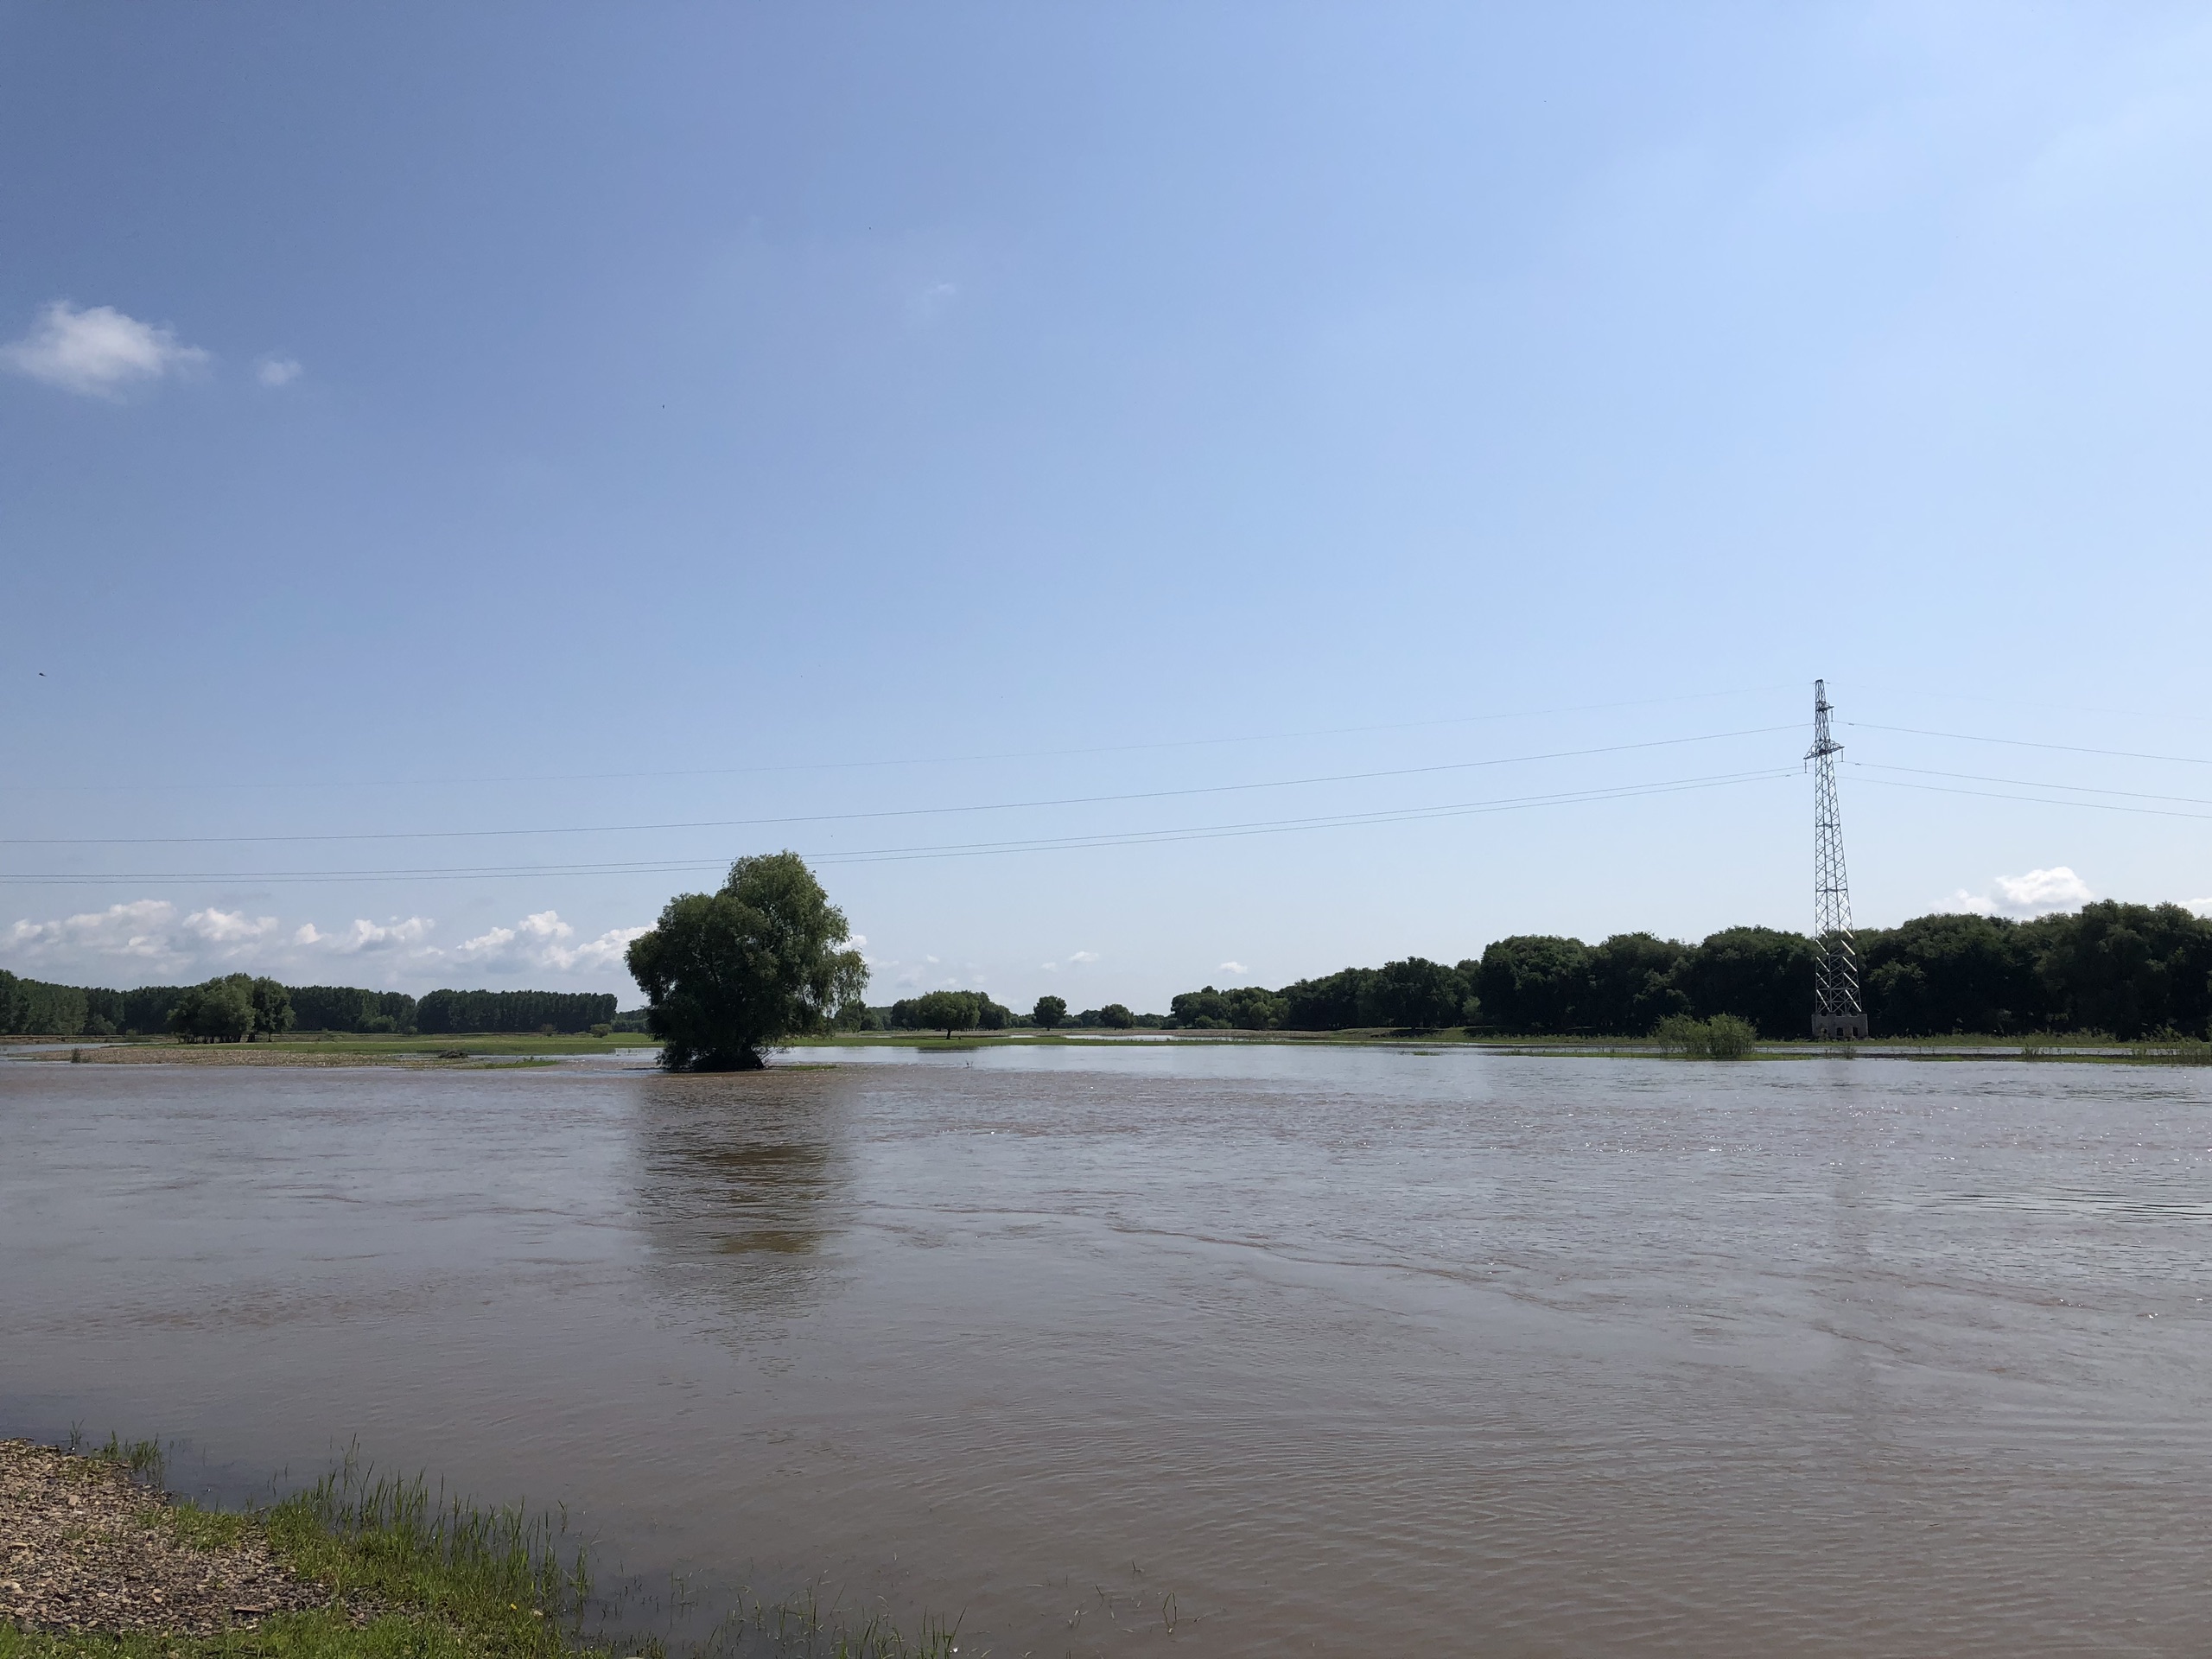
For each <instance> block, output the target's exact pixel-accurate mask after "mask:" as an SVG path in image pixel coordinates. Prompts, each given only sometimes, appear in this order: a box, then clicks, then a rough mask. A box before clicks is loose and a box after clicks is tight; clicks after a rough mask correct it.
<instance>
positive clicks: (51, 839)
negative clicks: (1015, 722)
mask: <svg viewBox="0 0 2212 1659" xmlns="http://www.w3.org/2000/svg"><path fill="white" fill-rule="evenodd" d="M1790 729H1791V728H1789V727H1788V726H1754V727H1750V728H1745V730H1742V731H1736V732H1707V733H1703V734H1700V735H1698V736H1695V737H1662V738H1653V739H1651V740H1649V741H1646V742H1642V743H1608V744H1604V745H1601V746H1599V747H1595V748H1586V749H1556V750H1554V751H1552V752H1550V753H1544V754H1511V755H1499V756H1496V757H1493V758H1492V759H1490V760H1452V761H1445V762H1441V763H1439V764H1437V765H1434V766H1393V767H1389V768H1386V769H1383V770H1381V771H1376V772H1332V773H1328V774H1325V775H1323V776H1319V777H1313V778H1279V779H1263V780H1262V781H1259V782H1255V783H1247V784H1205V785H1193V786H1192V787H1190V788H1186V789H1148V790H1137V791H1130V792H1128V793H1126V794H1119V795H1067V796H1061V797H1058V798H1053V799H1047V800H1035V801H989V802H982V803H976V804H969V805H963V806H916V807H896V808H882V809H879V810H868V811H861V812H807V813H797V814H792V815H789V816H785V817H760V818H700V819H693V820H688V821H682V822H674V823H601V824H578V825H568V826H556V827H550V828H543V829H391V830H363V831H343V832H339V833H334V834H327V835H326V834H317V835H280V836H8V837H0V847H213V846H237V845H241V844H247V843H253V844H298V843H306V842H378V841H454V840H476V839H483V838H488V837H499V836H606V835H628V834H645V833H656V832H661V831H666V830H673V829H766V828H773V827H776V826H780V825H785V824H796V823H853V822H857V821H859V820H862V819H873V818H918V817H946V816H950V815H954V814H958V813H963V812H1020V811H1030V810H1039V809H1043V808H1046V807H1058V806H1100V805H1106V804H1112V803H1116V802H1122V801H1158V800H1170V799H1176V798H1184V797H1188V796H1193V795H1230V794H1239V793H1244V792H1247V791H1254V790H1262V789H1302V788H1306V787H1309V786H1311V785H1319V784H1344V783H1363V782H1370V781H1372V780H1374V779H1380V778H1415V777H1426V776H1429V775H1432V774H1434V773H1437V772H1469V771H1473V770H1475V769H1477V768H1480V767H1486V766H1524V765H1528V764H1531V763H1533V762H1535V761H1539V760H1580V759H1583V758H1586V757H1587V756H1590V755H1595V754H1622V753H1628V752H1630V751H1631V750H1637V749H1663V748H1677V747H1681V746H1683V745H1685V744H1689V743H1718V742H1722V741H1726V740H1728V739H1730V738H1737V737H1760V736H1764V735H1767V734H1770V733H1773V732H1784V731H1789V730H1790Z"/></svg>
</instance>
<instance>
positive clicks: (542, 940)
mask: <svg viewBox="0 0 2212 1659" xmlns="http://www.w3.org/2000/svg"><path fill="white" fill-rule="evenodd" d="M650 931H652V930H651V929H650V928H645V927H611V928H609V929H607V931H606V932H604V933H602V934H601V935H600V936H599V937H598V938H595V939H586V940H584V941H583V942H582V943H581V944H570V943H569V941H570V940H572V939H574V938H575V937H576V930H575V928H574V927H573V926H571V925H569V923H567V922H564V921H563V920H562V919H561V912H558V911H556V910H541V911H538V912H535V913H534V914H531V915H529V916H525V917H524V918H522V919H521V920H520V921H518V922H517V923H516V924H515V925H513V926H512V927H493V928H489V929H487V930H486V931H484V932H482V933H480V934H478V935H477V936H476V937H475V938H473V939H464V940H462V941H461V944H460V946H459V947H458V948H457V949H456V950H454V958H455V959H456V960H457V961H461V962H467V963H477V964H480V965H487V966H489V965H496V966H498V967H499V968H501V969H506V970H508V971H525V970H531V969H537V970H541V971H542V970H545V969H551V970H553V971H556V972H559V973H564V974H569V973H575V972H578V971H583V972H587V973H603V972H606V971H607V970H609V969H619V968H620V967H621V966H622V965H623V961H624V957H625V954H626V952H627V951H628V950H629V948H630V941H631V940H632V939H634V938H638V937H639V935H641V934H644V933H647V932H650Z"/></svg>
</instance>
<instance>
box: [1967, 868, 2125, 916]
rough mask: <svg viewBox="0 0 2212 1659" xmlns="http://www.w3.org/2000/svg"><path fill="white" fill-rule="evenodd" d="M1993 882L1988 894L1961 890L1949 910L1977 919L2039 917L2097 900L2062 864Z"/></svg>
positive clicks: (2084, 884) (2000, 877)
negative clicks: (1977, 917) (1967, 914)
mask: <svg viewBox="0 0 2212 1659" xmlns="http://www.w3.org/2000/svg"><path fill="white" fill-rule="evenodd" d="M1993 880H1994V885H1993V887H1991V889H1990V891H1989V892H1987V893H1968V892H1967V890H1966V889H1965V888H1964V887H1961V888H1960V889H1959V890H1958V892H1956V893H1953V894H1952V895H1951V907H1952V908H1953V909H1954V910H1960V911H1965V912H1968V913H1969V914H1972V915H1976V916H2040V915H2042V914H2044V912H2046V911H2053V910H2075V909H2078V908H2079V907H2080V906H2082V905H2085V904H2087V903H2088V902H2089V900H2090V899H2094V898H2095V897H2096V894H2094V893H2091V892H2090V891H2089V884H2088V882H2086V881H2084V880H2082V878H2081V877H2080V876H2078V875H2076V874H2074V872H2073V871H2072V870H2070V869H2069V868H2067V867H2066V866H2065V865H2063V864H2056V865H2053V866H2052V867H2051V868H2050V869H2047V870H2030V871H2029V872H2028V873H2027V874H2025V875H2000V876H1997V877H1995V878H1994V879H1993Z"/></svg>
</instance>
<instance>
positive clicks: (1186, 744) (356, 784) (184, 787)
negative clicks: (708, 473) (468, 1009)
mask: <svg viewBox="0 0 2212 1659" xmlns="http://www.w3.org/2000/svg"><path fill="white" fill-rule="evenodd" d="M1782 689H1783V688H1782V687H1780V686H1778V685H1749V686H1737V687H1734V688H1732V689H1731V690H1723V691H1685V692H1681V693H1680V694H1678V695H1676V696H1669V697H1633V698H1629V699H1625V700H1624V701H1620V702H1578V703H1568V704H1565V705H1563V706H1561V707H1560V708H1556V709H1509V710H1505V711H1503V712H1501V713H1497V714H1487V715H1447V716H1446V717H1445V718H1443V719H1440V720H1409V721H1390V722H1388V723H1384V724H1380V725H1370V726H1320V727H1314V728H1310V729H1308V730H1306V731H1301V732H1249V733H1238V734H1234V735H1230V736H1225V737H1189V738H1166V739H1161V740H1160V741H1154V742H1150V743H1107V744H1096V745H1092V746H1090V747H1082V748H1069V749H1006V750H998V751H993V752H987V753H979V754H949V755H894V756H888V757H885V758H882V759H879V760H819V761H801V762H793V763H791V764H790V765H785V766H687V767H677V768H672V769H668V770H663V771H646V772H517V773H512V774H509V775H505V776H500V775H493V776H489V777H477V778H384V779H368V778H362V779H343V778H341V779H319V780H311V781H302V780H299V779H282V780H277V781H269V782H261V783H240V782H236V781H230V780H226V781H223V782H219V783H191V784H17V785H12V787H14V788H15V789H16V791H17V792H18V793H21V792H23V791H31V790H37V791H45V792H51V793H56V794H64V793H67V794H93V793H117V792H124V793H153V792H161V793H174V792H180V791H188V790H192V791H212V790H245V789H433V788H459V787H468V786H473V785H480V784H569V783H611V782H620V781H632V780H635V779H643V778H750V777H769V776H775V775H779V774H783V773H788V772H860V771H868V770H872V769H877V768H881V767H887V766H964V765H968V764H970V763H973V762H977V761H984V760H1064V759H1069V758H1072V757H1077V756H1082V755H1093V754H1135V753H1144V752H1149V751H1156V750H1166V749H1189V748H1207V747H1220V746H1222V745H1225V744H1230V743H1279V742H1291V741H1297V740H1300V739H1303V738H1309V737H1356V736H1363V735H1366V734H1372V733H1376V732H1416V731H1433V730H1435V729H1436V728H1440V727H1445V726H1475V725H1484V724H1487V723H1490V722H1492V721H1505V720H1544V719H1548V718H1550V717H1551V716H1553V715H1579V714H1590V713H1594V712H1597V711H1600V710H1607V709H1649V708H1657V707H1660V706H1662V705H1664V704H1669V703H1677V702H1712V701H1713V700H1715V699H1717V698H1720V697H1739V696H1755V695H1758V694H1759V693H1762V692H1766V691H1776V690H1782Z"/></svg>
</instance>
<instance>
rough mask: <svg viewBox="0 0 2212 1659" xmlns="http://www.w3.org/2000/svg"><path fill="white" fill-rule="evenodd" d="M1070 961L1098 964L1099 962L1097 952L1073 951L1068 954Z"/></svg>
mask: <svg viewBox="0 0 2212 1659" xmlns="http://www.w3.org/2000/svg"><path fill="white" fill-rule="evenodd" d="M1068 960H1069V961H1070V962H1096V961H1097V960H1098V953H1097V952H1096V950H1071V951H1070V952H1069V953H1068Z"/></svg>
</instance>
